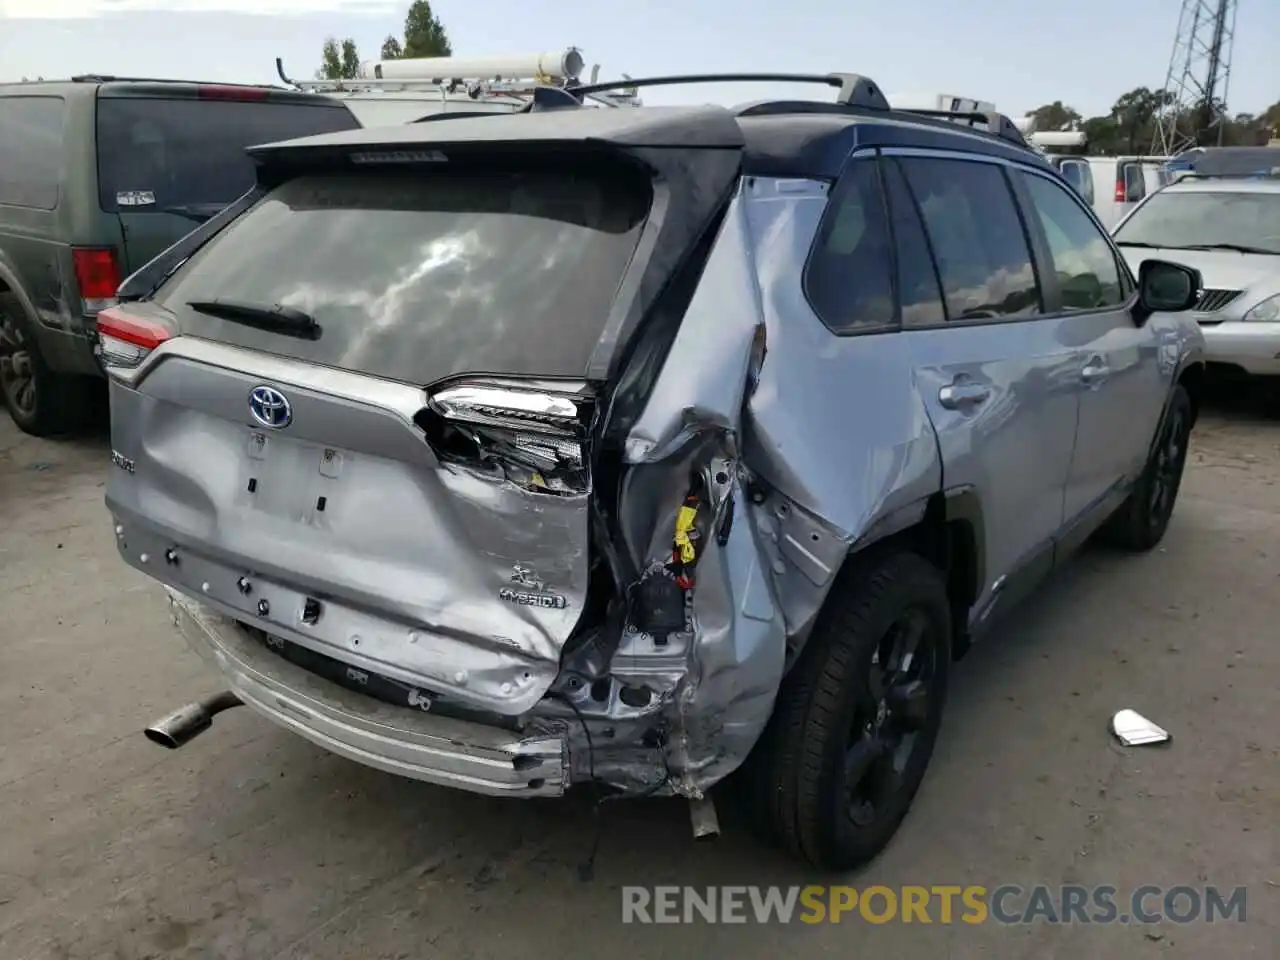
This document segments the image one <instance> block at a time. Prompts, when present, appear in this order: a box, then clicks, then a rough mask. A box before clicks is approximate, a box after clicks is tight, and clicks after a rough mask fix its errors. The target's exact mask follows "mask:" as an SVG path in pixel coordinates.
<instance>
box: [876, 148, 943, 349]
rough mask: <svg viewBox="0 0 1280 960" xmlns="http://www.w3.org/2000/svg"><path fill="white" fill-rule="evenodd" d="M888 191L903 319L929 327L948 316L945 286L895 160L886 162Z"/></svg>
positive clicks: (912, 200) (914, 205) (909, 191)
mask: <svg viewBox="0 0 1280 960" xmlns="http://www.w3.org/2000/svg"><path fill="white" fill-rule="evenodd" d="M884 178H885V193H886V195H887V196H888V199H889V222H890V224H891V225H892V227H893V240H894V246H895V247H896V249H897V254H898V297H899V300H900V302H901V304H902V322H903V323H904V324H906V325H909V326H928V325H930V324H936V323H942V322H943V321H945V320H946V319H947V311H946V308H945V307H944V306H943V305H942V289H941V288H940V287H939V286H938V272H937V269H936V268H935V267H934V264H933V254H932V253H931V252H930V250H929V241H928V240H927V239H926V238H925V235H924V225H923V224H922V223H921V222H920V211H919V209H918V208H917V206H916V201H915V198H914V197H912V196H911V190H910V188H909V187H908V186H907V181H906V178H905V177H904V176H903V174H902V168H901V167H900V166H898V163H897V161H896V160H891V161H889V162H888V163H886V164H885V165H884Z"/></svg>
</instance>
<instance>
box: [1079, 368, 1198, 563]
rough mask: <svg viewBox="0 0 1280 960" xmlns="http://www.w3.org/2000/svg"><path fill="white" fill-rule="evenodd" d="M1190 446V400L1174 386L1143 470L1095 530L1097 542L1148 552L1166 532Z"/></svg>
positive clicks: (1184, 391)
mask: <svg viewBox="0 0 1280 960" xmlns="http://www.w3.org/2000/svg"><path fill="white" fill-rule="evenodd" d="M1190 443H1191V397H1190V396H1189V395H1188V394H1187V391H1186V388H1185V387H1183V386H1182V385H1181V384H1177V385H1175V386H1174V388H1173V396H1171V397H1170V398H1169V407H1168V409H1167V410H1166V411H1165V415H1164V419H1163V420H1162V421H1161V422H1160V427H1159V429H1158V432H1157V433H1156V442H1155V445H1154V446H1153V448H1152V450H1151V453H1150V455H1149V456H1148V457H1147V465H1146V468H1145V469H1144V470H1143V471H1142V476H1141V478H1140V479H1139V480H1138V483H1137V485H1136V486H1135V487H1134V488H1133V490H1132V491H1131V492H1130V494H1129V497H1128V499H1126V500H1125V502H1124V503H1122V504H1121V505H1120V509H1119V510H1117V511H1116V512H1115V513H1114V514H1112V516H1111V518H1110V519H1109V520H1107V522H1106V523H1105V524H1104V525H1103V526H1102V529H1101V530H1099V531H1098V539H1099V540H1101V541H1102V542H1104V543H1107V544H1109V545H1111V546H1113V547H1119V548H1120V549H1122V550H1132V551H1135V552H1141V551H1145V550H1150V549H1151V548H1152V547H1154V546H1155V545H1156V544H1158V543H1159V542H1160V541H1161V540H1162V539H1163V538H1164V534H1165V531H1166V530H1168V529H1169V520H1170V518H1172V516H1173V508H1174V505H1175V504H1176V503H1177V500H1178V490H1179V488H1180V487H1181V486H1182V473H1183V469H1184V468H1185V467H1186V465H1187V447H1188V446H1189V445H1190Z"/></svg>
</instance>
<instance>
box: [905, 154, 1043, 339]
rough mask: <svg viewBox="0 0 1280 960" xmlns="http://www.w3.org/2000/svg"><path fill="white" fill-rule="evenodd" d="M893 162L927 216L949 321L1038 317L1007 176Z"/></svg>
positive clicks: (952, 163) (950, 163)
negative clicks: (897, 165) (898, 165)
mask: <svg viewBox="0 0 1280 960" xmlns="http://www.w3.org/2000/svg"><path fill="white" fill-rule="evenodd" d="M896 162H899V163H901V165H902V170H903V172H904V173H905V174H906V178H907V183H908V184H909V185H910V187H911V192H912V193H913V194H914V196H915V199H916V201H917V203H918V205H919V208H920V212H921V215H922V216H923V218H924V224H925V229H926V231H927V232H928V235H929V241H930V245H931V246H932V248H933V254H934V258H935V260H936V261H937V265H938V273H939V276H940V277H941V280H942V287H943V293H944V295H945V298H946V304H947V317H948V319H949V320H951V321H957V320H984V319H985V320H992V319H1002V320H1003V319H1018V318H1021V317H1031V316H1035V315H1037V314H1039V313H1042V312H1043V309H1042V305H1041V299H1040V288H1039V284H1038V283H1037V281H1036V272H1035V267H1034V266H1033V264H1032V260H1031V248H1030V245H1029V244H1028V242H1027V237H1026V233H1025V231H1024V230H1023V227H1022V221H1021V219H1020V218H1019V216H1018V210H1017V207H1016V206H1015V205H1014V199H1013V193H1012V192H1011V190H1010V189H1009V184H1008V182H1007V181H1006V180H1005V175H1004V171H1003V170H1002V169H1001V168H1000V167H999V166H998V165H996V164H992V163H979V162H976V161H970V160H947V159H935V158H933V157H927V158H926V157H902V158H899V159H898V160H897V161H896Z"/></svg>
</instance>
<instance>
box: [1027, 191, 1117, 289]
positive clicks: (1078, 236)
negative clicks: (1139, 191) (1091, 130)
mask: <svg viewBox="0 0 1280 960" xmlns="http://www.w3.org/2000/svg"><path fill="white" fill-rule="evenodd" d="M1021 176H1022V178H1023V180H1024V182H1025V183H1026V185H1027V191H1028V192H1029V193H1030V195H1031V205H1032V207H1033V208H1034V209H1035V212H1036V216H1037V217H1038V218H1039V221H1040V225H1041V226H1042V227H1044V233H1045V239H1046V240H1047V241H1048V243H1049V252H1050V254H1051V255H1052V257H1053V267H1054V270H1055V271H1056V273H1057V275H1058V285H1059V287H1060V288H1061V290H1062V307H1063V309H1064V310H1068V311H1075V310H1102V309H1106V308H1107V307H1117V306H1119V305H1120V304H1121V303H1123V302H1124V299H1125V291H1124V290H1123V289H1122V288H1121V285H1120V267H1119V266H1118V265H1117V263H1116V258H1115V253H1114V251H1113V250H1112V248H1111V244H1110V243H1108V242H1107V238H1106V237H1105V236H1104V235H1103V233H1102V230H1101V229H1100V228H1099V227H1098V225H1097V224H1095V223H1094V222H1093V218H1091V217H1090V216H1089V215H1088V214H1087V213H1085V212H1084V210H1083V209H1081V207H1080V204H1079V203H1077V202H1076V201H1075V200H1074V199H1073V198H1072V197H1071V194H1069V193H1068V192H1067V191H1066V190H1064V189H1063V188H1062V187H1060V186H1058V185H1057V184H1056V183H1053V182H1051V181H1050V180H1047V179H1045V178H1044V177H1038V176H1036V175H1034V174H1029V173H1027V174H1021Z"/></svg>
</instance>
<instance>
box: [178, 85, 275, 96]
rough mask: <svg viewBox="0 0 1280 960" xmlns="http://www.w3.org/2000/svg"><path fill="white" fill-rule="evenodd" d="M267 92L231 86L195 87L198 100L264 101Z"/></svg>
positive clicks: (256, 88)
mask: <svg viewBox="0 0 1280 960" xmlns="http://www.w3.org/2000/svg"><path fill="white" fill-rule="evenodd" d="M268 93H270V91H269V90H266V89H264V88H263V87H237V86H234V85H233V84H226V85H223V84H217V83H202V84H201V85H200V86H198V87H196V98H197V99H198V100H265V99H267V94H268Z"/></svg>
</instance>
